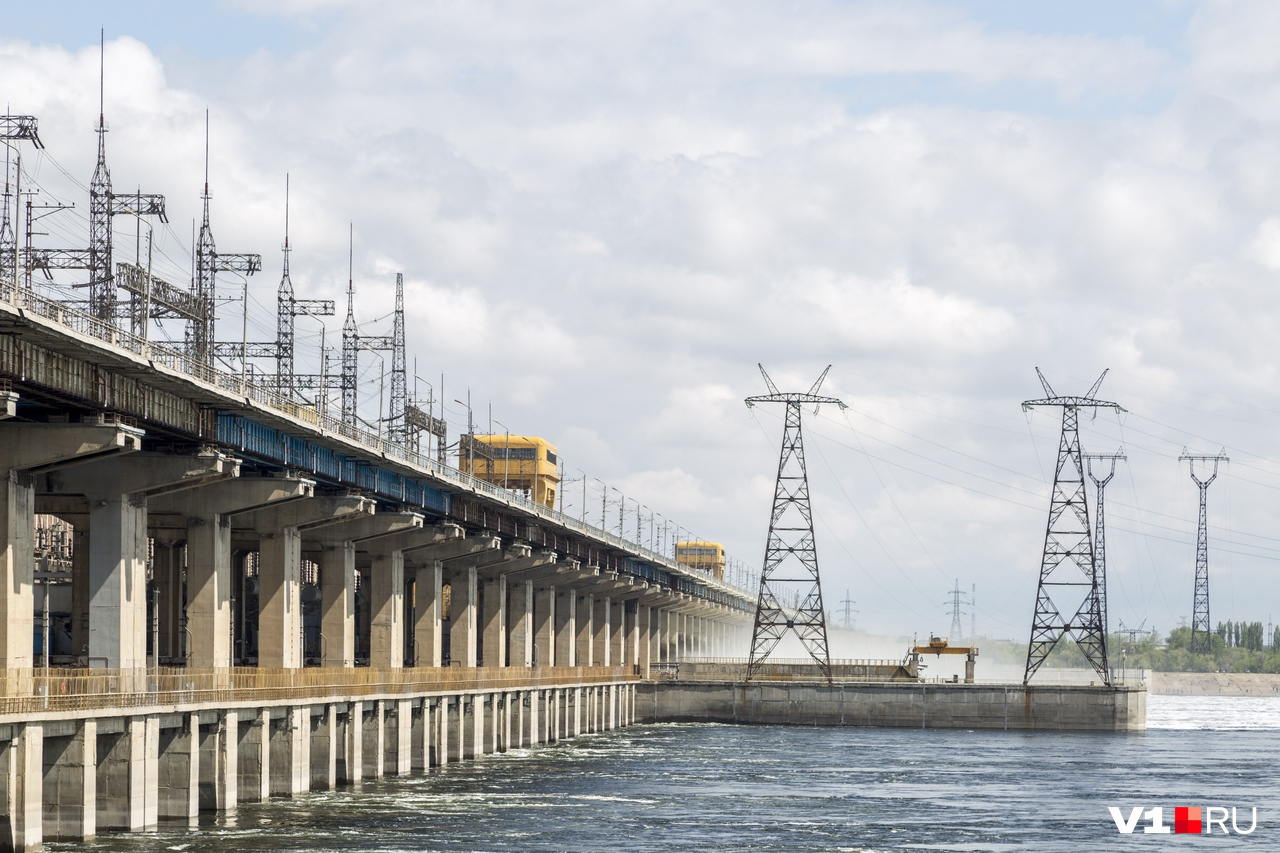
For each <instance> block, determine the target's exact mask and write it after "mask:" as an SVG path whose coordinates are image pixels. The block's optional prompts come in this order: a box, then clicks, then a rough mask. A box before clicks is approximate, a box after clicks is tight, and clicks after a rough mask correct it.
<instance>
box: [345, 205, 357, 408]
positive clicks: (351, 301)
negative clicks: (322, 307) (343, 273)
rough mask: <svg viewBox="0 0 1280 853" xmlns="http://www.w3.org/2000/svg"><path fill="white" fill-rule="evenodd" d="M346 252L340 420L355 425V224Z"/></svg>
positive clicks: (352, 227)
mask: <svg viewBox="0 0 1280 853" xmlns="http://www.w3.org/2000/svg"><path fill="white" fill-rule="evenodd" d="M349 242H350V246H349V248H348V254H347V319H346V320H344V321H343V323H342V422H343V423H344V424H346V425H347V426H351V427H354V426H355V425H356V381H357V376H356V374H357V373H358V372H359V370H360V357H359V355H358V354H357V352H356V350H357V349H358V348H359V346H360V331H359V329H357V328H356V314H355V298H356V297H355V284H354V280H355V273H354V270H355V225H352V226H351V235H350V238H349Z"/></svg>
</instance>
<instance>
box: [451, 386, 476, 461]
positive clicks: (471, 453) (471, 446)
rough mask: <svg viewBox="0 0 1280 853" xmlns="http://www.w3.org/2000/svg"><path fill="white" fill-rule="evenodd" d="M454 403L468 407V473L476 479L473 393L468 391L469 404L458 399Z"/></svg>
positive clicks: (455, 398)
mask: <svg viewBox="0 0 1280 853" xmlns="http://www.w3.org/2000/svg"><path fill="white" fill-rule="evenodd" d="M453 402H455V403H457V404H458V405H459V406H466V407H467V473H468V474H469V475H471V476H472V477H474V476H475V475H476V450H475V444H476V435H475V432H476V431H475V427H474V426H473V425H472V421H471V391H470V390H469V389H468V391H467V402H465V403H464V402H462V401H461V400H459V399H458V398H457V397H454V398H453Z"/></svg>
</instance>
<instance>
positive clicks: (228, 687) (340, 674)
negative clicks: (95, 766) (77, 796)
mask: <svg viewBox="0 0 1280 853" xmlns="http://www.w3.org/2000/svg"><path fill="white" fill-rule="evenodd" d="M639 678H640V676H639V675H638V674H637V672H636V669H635V668H634V667H631V666H592V667H572V666H548V667H534V668H532V669H527V668H524V667H519V668H514V667H487V668H486V667H474V668H462V667H414V668H408V669H372V668H364V667H362V668H354V669H327V668H309V669H258V668H256V667H234V668H227V669H180V668H172V669H170V668H162V669H158V670H157V669H126V670H112V669H53V670H44V669H9V670H0V690H2V692H0V715H3V714H25V713H32V712H48V711H85V710H103V711H106V710H113V709H124V708H145V707H157V706H175V705H176V706H191V705H226V704H229V703H241V702H291V701H318V700H324V699H348V698H349V699H359V698H362V697H370V696H384V695H409V694H423V693H436V692H444V693H448V692H468V691H483V690H523V689H529V688H538V687H574V686H581V685H589V684H602V683H610V682H618V681H638V680H639Z"/></svg>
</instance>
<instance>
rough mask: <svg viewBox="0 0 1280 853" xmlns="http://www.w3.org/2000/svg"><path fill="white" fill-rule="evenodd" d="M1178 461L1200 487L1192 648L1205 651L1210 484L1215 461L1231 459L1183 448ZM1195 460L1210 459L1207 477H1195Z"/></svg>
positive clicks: (1216, 469) (1224, 453)
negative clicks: (1211, 469) (1187, 466)
mask: <svg viewBox="0 0 1280 853" xmlns="http://www.w3.org/2000/svg"><path fill="white" fill-rule="evenodd" d="M1178 461H1179V462H1187V463H1189V464H1190V467H1191V479H1192V480H1194V481H1195V484H1196V485H1197V486H1199V487H1200V527H1199V530H1198V531H1197V535H1196V588H1195V593H1194V595H1193V597H1192V601H1191V651H1193V652H1208V651H1209V650H1210V648H1211V644H1210V639H1209V636H1210V634H1209V632H1210V627H1209V511H1208V508H1209V484H1210V483H1212V482H1213V481H1214V480H1215V479H1217V477H1218V463H1219V462H1230V461H1231V460H1230V459H1228V458H1227V454H1226V449H1225V448H1224V449H1223V451H1222V452H1221V453H1218V454H1216V455H1214V456H1195V455H1193V454H1190V453H1188V452H1187V449H1186V448H1185V447H1184V448H1183V449H1182V455H1181V456H1179V457H1178ZM1197 462H1212V463H1213V473H1212V474H1210V475H1209V478H1208V479H1207V480H1202V479H1200V478H1199V477H1197V476H1196V463H1197Z"/></svg>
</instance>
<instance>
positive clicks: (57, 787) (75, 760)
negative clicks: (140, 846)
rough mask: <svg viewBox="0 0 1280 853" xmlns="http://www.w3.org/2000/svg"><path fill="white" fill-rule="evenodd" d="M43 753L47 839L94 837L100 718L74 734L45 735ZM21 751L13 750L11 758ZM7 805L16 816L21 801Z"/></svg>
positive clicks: (84, 723)
mask: <svg viewBox="0 0 1280 853" xmlns="http://www.w3.org/2000/svg"><path fill="white" fill-rule="evenodd" d="M22 748H23V747H22V745H21V744H18V745H17V746H14V747H11V749H16V750H19V751H20V750H21V749H22ZM41 752H42V753H43V761H42V766H43V772H44V780H43V787H42V790H41V798H40V799H41V800H42V801H43V811H44V829H43V836H44V839H45V840H47V841H84V840H86V839H89V838H93V836H94V835H95V834H96V833H97V815H96V811H95V809H96V806H97V796H98V795H97V788H98V779H97V767H98V723H97V720H92V719H90V720H81V721H80V722H79V723H78V724H77V725H76V730H75V734H73V735H71V736H70V737H60V738H55V737H47V738H44V739H43V745H42V749H41ZM17 754H18V753H17V752H13V751H11V752H10V755H9V758H10V761H12V760H13V758H14V757H15V756H16V755H17ZM12 769H17V768H12ZM10 778H11V779H12V778H13V776H12V774H11V776H10ZM11 790H12V789H11ZM7 805H8V808H6V811H7V812H8V814H9V816H10V818H11V819H12V817H13V815H14V814H15V812H14V808H15V807H19V804H18V803H16V802H12V801H11V802H10V803H8V804H7ZM2 842H3V839H0V847H3V846H4V845H3V843H2Z"/></svg>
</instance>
